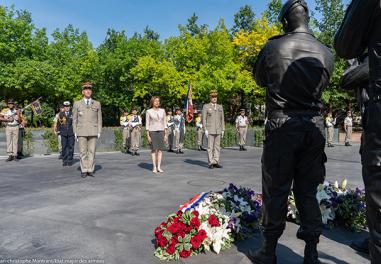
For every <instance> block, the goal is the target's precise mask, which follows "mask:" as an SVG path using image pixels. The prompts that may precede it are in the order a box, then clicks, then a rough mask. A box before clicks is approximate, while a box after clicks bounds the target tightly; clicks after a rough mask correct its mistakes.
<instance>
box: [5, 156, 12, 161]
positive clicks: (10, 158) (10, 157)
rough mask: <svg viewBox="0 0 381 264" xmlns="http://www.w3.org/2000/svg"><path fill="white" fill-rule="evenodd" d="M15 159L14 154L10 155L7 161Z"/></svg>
mask: <svg viewBox="0 0 381 264" xmlns="http://www.w3.org/2000/svg"><path fill="white" fill-rule="evenodd" d="M12 160H13V156H9V157H8V158H7V159H6V160H5V161H12Z"/></svg>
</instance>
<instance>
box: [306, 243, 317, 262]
mask: <svg viewBox="0 0 381 264" xmlns="http://www.w3.org/2000/svg"><path fill="white" fill-rule="evenodd" d="M303 264H321V262H320V260H319V254H318V251H317V242H312V241H308V242H307V241H306V246H305V247H304V261H303Z"/></svg>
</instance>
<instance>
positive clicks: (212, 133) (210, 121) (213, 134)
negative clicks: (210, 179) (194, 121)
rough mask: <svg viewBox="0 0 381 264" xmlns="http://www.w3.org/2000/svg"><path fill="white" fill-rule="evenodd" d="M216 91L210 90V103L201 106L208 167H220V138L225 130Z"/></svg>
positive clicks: (221, 108) (222, 110)
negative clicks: (206, 139)
mask: <svg viewBox="0 0 381 264" xmlns="http://www.w3.org/2000/svg"><path fill="white" fill-rule="evenodd" d="M217 95H218V94H217V91H216V90H212V91H210V94H209V97H210V103H209V104H205V105H204V106H203V108H202V126H203V127H204V131H205V136H206V137H207V138H208V164H209V166H208V167H209V169H213V168H222V166H221V164H220V151H221V145H220V142H221V138H222V137H223V136H224V132H225V117H224V108H223V107H222V105H219V104H217Z"/></svg>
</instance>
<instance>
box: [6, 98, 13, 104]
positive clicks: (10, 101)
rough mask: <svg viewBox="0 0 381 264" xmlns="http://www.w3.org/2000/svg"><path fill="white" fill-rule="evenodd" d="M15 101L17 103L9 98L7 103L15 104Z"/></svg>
mask: <svg viewBox="0 0 381 264" xmlns="http://www.w3.org/2000/svg"><path fill="white" fill-rule="evenodd" d="M14 103H15V101H14V100H13V99H8V102H7V104H14Z"/></svg>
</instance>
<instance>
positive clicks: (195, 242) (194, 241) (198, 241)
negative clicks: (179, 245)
mask: <svg viewBox="0 0 381 264" xmlns="http://www.w3.org/2000/svg"><path fill="white" fill-rule="evenodd" d="M190 242H191V244H192V248H193V249H198V248H199V247H200V245H201V243H202V240H201V239H200V237H198V236H194V237H192V238H191V241H190Z"/></svg>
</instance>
